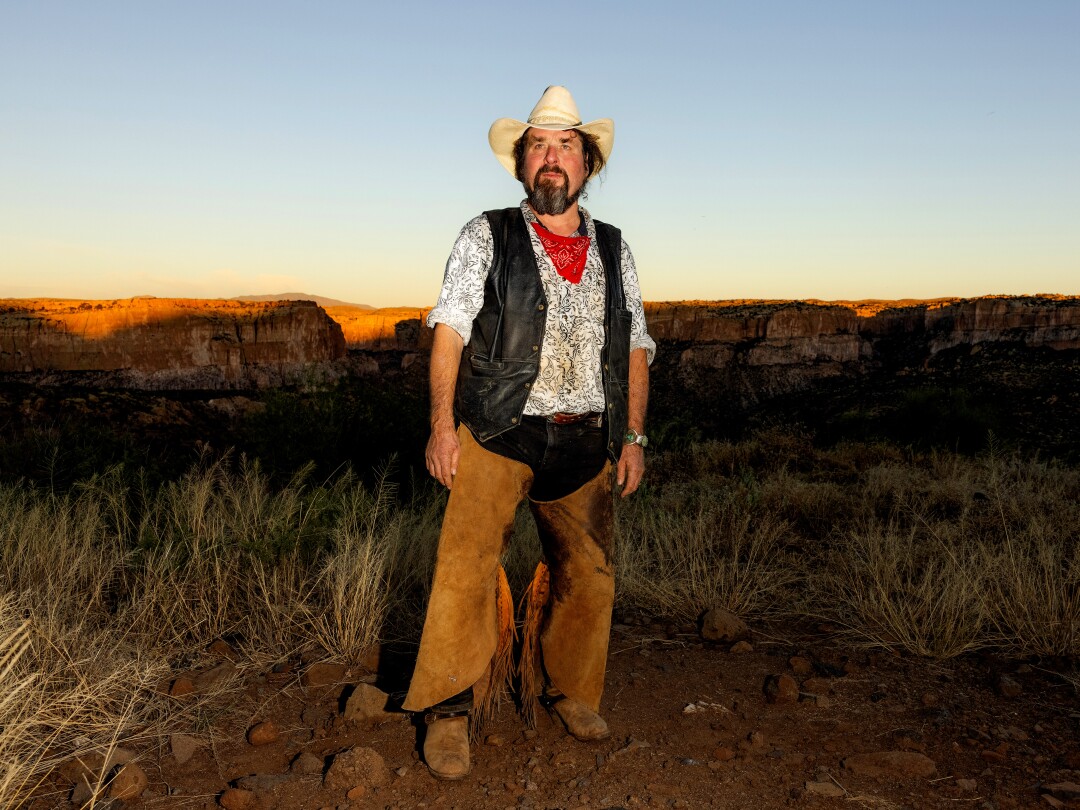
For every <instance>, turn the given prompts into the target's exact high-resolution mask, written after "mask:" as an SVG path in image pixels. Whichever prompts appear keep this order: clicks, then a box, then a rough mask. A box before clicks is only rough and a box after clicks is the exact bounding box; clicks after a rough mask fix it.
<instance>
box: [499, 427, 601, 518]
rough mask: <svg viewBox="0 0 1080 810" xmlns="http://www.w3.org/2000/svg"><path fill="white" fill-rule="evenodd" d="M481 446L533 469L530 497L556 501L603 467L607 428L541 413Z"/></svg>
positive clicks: (578, 487) (535, 499)
mask: <svg viewBox="0 0 1080 810" xmlns="http://www.w3.org/2000/svg"><path fill="white" fill-rule="evenodd" d="M480 446H481V447H483V448H484V449H485V450H488V451H490V452H492V453H498V454H499V455H500V456H505V457H506V458H511V459H513V460H514V461H520V462H521V463H522V464H527V465H528V466H529V468H530V469H531V470H532V471H533V483H532V488H531V489H530V490H529V497H530V498H532V499H533V500H534V501H555V500H558V499H559V498H563V497H565V496H567V495H569V494H570V493H571V492H574V491H576V490H578V489H580V488H581V487H582V486H583V485H584V484H586V483H587V482H589V481H591V480H592V479H593V478H595V477H596V476H597V474H598V473H599V472H600V470H602V469H603V468H604V463H605V462H606V461H607V448H606V447H605V446H604V428H603V427H595V426H593V425H590V424H587V423H585V422H578V423H576V424H572V425H559V424H556V423H555V422H549V421H548V420H547V419H545V418H544V417H542V416H525V417H522V420H521V424H520V425H518V426H517V427H514V428H511V429H510V430H508V431H506V432H505V433H500V434H499V435H498V436H492V437H491V438H490V439H488V440H487V441H485V442H481V443H480Z"/></svg>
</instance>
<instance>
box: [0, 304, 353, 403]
mask: <svg viewBox="0 0 1080 810" xmlns="http://www.w3.org/2000/svg"><path fill="white" fill-rule="evenodd" d="M344 354H345V341H344V337H343V336H342V333H341V327H340V326H338V325H337V323H336V322H334V321H333V320H331V319H330V318H329V317H328V316H327V315H326V313H325V312H324V311H323V310H322V309H320V308H319V307H318V306H317V305H315V304H314V303H312V302H308V301H285V302H277V301H271V302H241V301H224V300H195V299H174V298H132V299H124V300H112V301H70V300H60V299H0V371H3V372H34V371H125V372H132V373H137V374H142V375H155V376H156V377H158V378H159V379H160V380H161V382H162V383H164V384H167V383H168V382H169V381H170V380H172V381H174V382H177V383H184V382H185V381H184V380H183V379H180V378H182V377H184V376H185V375H187V376H188V377H192V375H194V376H195V377H198V376H199V375H201V376H202V377H204V378H205V379H206V380H207V381H208V382H212V383H213V382H216V383H219V384H234V385H244V384H253V385H259V384H265V383H270V384H272V382H273V381H274V380H278V381H280V380H282V379H284V378H287V377H289V376H290V375H292V374H293V373H300V371H301V370H302V369H303V368H304V367H305V366H306V365H307V364H309V363H313V362H316V363H317V362H327V361H333V360H336V359H339V358H341V357H343V356H344ZM187 382H190V383H197V382H198V380H197V379H194V378H192V379H189V380H187Z"/></svg>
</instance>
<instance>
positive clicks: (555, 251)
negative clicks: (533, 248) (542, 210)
mask: <svg viewBox="0 0 1080 810" xmlns="http://www.w3.org/2000/svg"><path fill="white" fill-rule="evenodd" d="M532 226H533V229H534V230H535V231H536V235H537V236H539V237H540V244H542V245H543V246H544V250H546V251H547V255H548V256H550V257H551V261H553V262H554V263H555V270H556V271H558V273H559V275H560V276H562V277H563V278H565V279H566V280H567V281H569V282H570V283H571V284H577V283H578V282H579V281H581V274H582V273H583V272H584V271H585V260H586V259H587V258H588V257H589V237H587V236H559V235H558V234H554V233H552V232H551V231H549V230H547V229H546V228H545V227H544V226H543V225H541V224H540V223H539V222H534V223H532Z"/></svg>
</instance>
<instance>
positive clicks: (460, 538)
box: [403, 425, 532, 711]
mask: <svg viewBox="0 0 1080 810" xmlns="http://www.w3.org/2000/svg"><path fill="white" fill-rule="evenodd" d="M458 440H459V441H460V442H461V456H460V458H459V460H458V472H457V476H455V478H454V486H453V487H452V488H451V490H450V498H449V500H448V502H447V504H446V513H445V514H444V515H443V523H442V531H441V533H440V535H439V548H438V552H437V554H436V558H435V577H434V581H433V582H432V586H431V598H430V600H429V601H428V608H427V616H426V618H425V619H424V632H423V635H422V636H421V638H420V652H419V654H418V656H417V661H416V669H415V671H414V672H413V677H412V681H411V683H410V684H409V694H408V695H407V696H406V698H405V702H404V704H403V708H405V709H406V710H408V711H422V710H424V709H426V708H428V707H430V706H433V705H435V704H436V703H439V702H440V701H443V700H446V699H447V698H449V697H452V696H454V695H456V694H458V693H459V692H462V691H463V690H465V689H466V688H468V687H470V686H472V685H473V684H475V683H476V682H477V681H479V680H480V679H481V678H483V677H484V676H485V675H486V673H487V669H488V667H489V666H490V664H491V659H492V656H493V655H494V654H495V648H496V645H497V642H498V621H497V617H496V591H497V571H498V566H499V557H500V555H501V554H502V552H503V550H504V549H505V547H506V543H507V541H508V540H509V538H510V533H511V531H512V530H513V525H514V513H515V512H516V511H517V506H518V504H519V503H520V502H521V500H522V499H523V498H524V497H525V493H526V492H527V491H528V488H529V486H530V484H531V483H532V471H531V470H530V469H529V467H528V466H527V465H525V464H522V463H520V462H517V461H513V460H512V459H509V458H506V457H504V456H500V455H498V454H497V453H492V452H490V451H488V450H485V449H484V448H483V447H481V446H480V444H479V443H478V442H477V441H476V440H475V439H474V438H473V436H472V434H471V433H470V432H469V431H468V429H467V428H466V427H465V426H464V425H462V426H461V427H460V428H459V429H458Z"/></svg>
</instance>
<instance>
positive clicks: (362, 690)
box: [344, 683, 405, 724]
mask: <svg viewBox="0 0 1080 810" xmlns="http://www.w3.org/2000/svg"><path fill="white" fill-rule="evenodd" d="M388 700H389V695H387V694H386V692H383V691H382V690H381V689H377V688H376V687H374V686H372V685H371V684H369V683H358V684H357V685H356V689H354V690H353V693H352V694H351V695H349V699H348V701H347V702H346V703H345V713H344V716H345V719H346V720H348V721H355V722H358V723H370V724H377V723H385V722H387V721H388V720H395V719H398V718H401V717H404V716H405V715H404V714H400V713H394V712H388V711H387V710H386V704H387V701H388Z"/></svg>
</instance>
